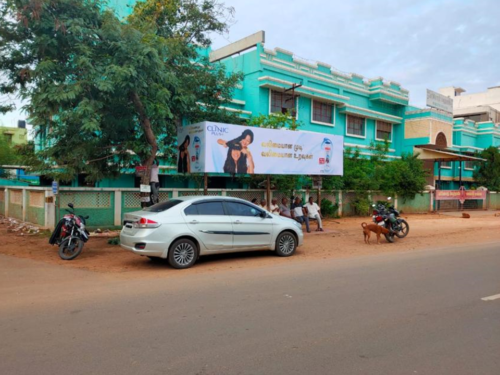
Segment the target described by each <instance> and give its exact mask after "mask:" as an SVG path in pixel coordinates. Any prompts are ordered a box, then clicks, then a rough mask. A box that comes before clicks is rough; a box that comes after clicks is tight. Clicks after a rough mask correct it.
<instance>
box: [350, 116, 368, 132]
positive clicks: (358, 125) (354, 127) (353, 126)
mask: <svg viewBox="0 0 500 375" xmlns="http://www.w3.org/2000/svg"><path fill="white" fill-rule="evenodd" d="M347 134H348V135H357V136H360V137H364V136H365V119H364V118H363V117H357V116H347Z"/></svg>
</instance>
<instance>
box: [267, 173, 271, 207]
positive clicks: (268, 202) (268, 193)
mask: <svg viewBox="0 0 500 375" xmlns="http://www.w3.org/2000/svg"><path fill="white" fill-rule="evenodd" d="M266 200H267V209H268V210H269V211H271V175H269V174H268V175H267V191H266Z"/></svg>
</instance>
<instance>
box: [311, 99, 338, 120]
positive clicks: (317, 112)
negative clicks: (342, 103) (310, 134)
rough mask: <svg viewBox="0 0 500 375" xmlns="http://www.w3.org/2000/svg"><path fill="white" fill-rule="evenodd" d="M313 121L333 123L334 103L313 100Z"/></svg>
mask: <svg viewBox="0 0 500 375" xmlns="http://www.w3.org/2000/svg"><path fill="white" fill-rule="evenodd" d="M312 102H313V118H312V120H313V122H314V121H315V122H321V123H323V124H332V125H333V112H334V111H333V105H332V104H328V103H323V102H318V101H316V100H313V101H312Z"/></svg>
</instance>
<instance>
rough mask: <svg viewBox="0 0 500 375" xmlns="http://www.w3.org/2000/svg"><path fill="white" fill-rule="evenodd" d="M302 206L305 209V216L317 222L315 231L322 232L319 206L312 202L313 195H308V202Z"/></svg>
mask: <svg viewBox="0 0 500 375" xmlns="http://www.w3.org/2000/svg"><path fill="white" fill-rule="evenodd" d="M304 207H305V208H306V209H307V216H308V217H309V219H315V220H316V221H317V222H318V229H316V232H323V223H322V222H321V208H319V206H318V205H317V204H316V203H314V199H313V197H309V202H307V203H306V204H305V205H304Z"/></svg>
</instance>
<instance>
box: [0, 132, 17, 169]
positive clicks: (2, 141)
mask: <svg viewBox="0 0 500 375" xmlns="http://www.w3.org/2000/svg"><path fill="white" fill-rule="evenodd" d="M18 160H19V157H18V155H17V152H16V149H15V148H14V147H13V146H12V145H11V144H10V143H9V142H8V141H7V139H6V138H5V136H4V135H3V134H0V166H1V165H14V164H17V162H18ZM0 172H2V169H1V167H0ZM1 174H3V172H2V173H0V175H1Z"/></svg>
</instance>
